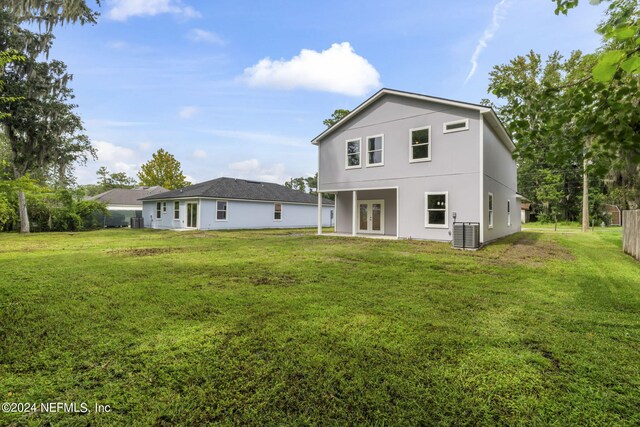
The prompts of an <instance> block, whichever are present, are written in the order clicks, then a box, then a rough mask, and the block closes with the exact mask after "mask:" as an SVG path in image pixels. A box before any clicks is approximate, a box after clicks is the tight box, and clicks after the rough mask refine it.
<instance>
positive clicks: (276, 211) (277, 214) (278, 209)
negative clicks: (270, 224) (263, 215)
mask: <svg viewBox="0 0 640 427" xmlns="http://www.w3.org/2000/svg"><path fill="white" fill-rule="evenodd" d="M273 220H274V221H281V220H282V203H274V204H273Z"/></svg>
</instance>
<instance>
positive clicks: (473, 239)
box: [453, 222, 480, 249]
mask: <svg viewBox="0 0 640 427" xmlns="http://www.w3.org/2000/svg"><path fill="white" fill-rule="evenodd" d="M453 247H454V248H460V249H478V248H479V247H480V223H479V222H454V223H453Z"/></svg>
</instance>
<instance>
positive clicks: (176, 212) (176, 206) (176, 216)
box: [173, 202, 180, 219]
mask: <svg viewBox="0 0 640 427" xmlns="http://www.w3.org/2000/svg"><path fill="white" fill-rule="evenodd" d="M173 219H180V202H173Z"/></svg>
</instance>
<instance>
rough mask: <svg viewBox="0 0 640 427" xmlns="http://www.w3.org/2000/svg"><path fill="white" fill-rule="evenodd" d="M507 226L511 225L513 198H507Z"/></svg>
mask: <svg viewBox="0 0 640 427" xmlns="http://www.w3.org/2000/svg"><path fill="white" fill-rule="evenodd" d="M507 227H511V200H507Z"/></svg>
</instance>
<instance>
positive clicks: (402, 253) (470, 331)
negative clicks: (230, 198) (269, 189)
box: [0, 230, 640, 426]
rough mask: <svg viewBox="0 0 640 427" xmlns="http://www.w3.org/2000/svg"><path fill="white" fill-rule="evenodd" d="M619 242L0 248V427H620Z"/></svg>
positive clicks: (626, 412) (627, 272) (632, 319)
mask: <svg viewBox="0 0 640 427" xmlns="http://www.w3.org/2000/svg"><path fill="white" fill-rule="evenodd" d="M620 247H621V234H620V232H619V231H618V232H606V233H598V232H594V233H588V234H581V233H551V232H541V231H533V232H523V233H520V234H517V235H514V236H511V237H510V238H508V239H505V240H502V241H500V242H498V243H496V244H493V245H490V246H489V247H487V248H485V249H483V250H481V251H477V252H462V251H456V250H453V249H451V248H450V246H449V245H448V244H442V243H433V242H417V241H389V240H371V239H351V238H342V237H327V236H324V237H318V236H314V235H313V234H312V231H309V230H304V231H301V230H295V231H282V230H280V231H240V232H206V233H204V232H187V233H176V232H171V231H151V230H104V231H96V232H87V233H77V234H63V233H60V234H46V233H43V234H34V235H30V236H26V237H25V236H19V235H16V234H9V235H8V234H3V235H0V397H1V399H0V400H1V401H3V402H31V403H33V402H35V403H40V402H66V403H70V402H76V403H77V404H78V405H80V403H81V402H86V403H87V404H88V405H89V407H90V408H91V409H93V405H94V404H95V403H99V404H104V405H110V408H111V412H109V413H95V412H92V413H85V414H82V413H75V414H70V413H23V414H19V413H6V412H5V413H2V412H0V425H16V426H18V425H20V426H22V425H49V423H50V424H51V425H57V426H67V425H68V426H81V425H98V426H102V425H114V426H124V425H156V426H164V425H167V426H168V425H193V426H195V425H203V424H222V425H231V424H244V425H274V424H278V425H281V424H295V425H301V424H302V425H308V424H323V425H326V424H329V425H331V424H336V425H344V424H378V425H417V424H422V425H451V424H455V425H472V426H480V425H558V426H568V425H607V426H609V425H638V424H640V368H639V367H640V263H638V262H636V261H634V260H633V259H632V258H631V257H629V256H627V255H624V254H623V253H622V251H621V250H620Z"/></svg>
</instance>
